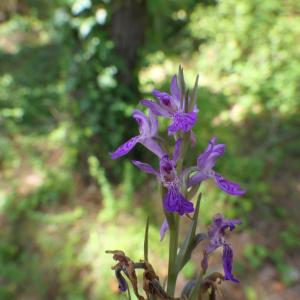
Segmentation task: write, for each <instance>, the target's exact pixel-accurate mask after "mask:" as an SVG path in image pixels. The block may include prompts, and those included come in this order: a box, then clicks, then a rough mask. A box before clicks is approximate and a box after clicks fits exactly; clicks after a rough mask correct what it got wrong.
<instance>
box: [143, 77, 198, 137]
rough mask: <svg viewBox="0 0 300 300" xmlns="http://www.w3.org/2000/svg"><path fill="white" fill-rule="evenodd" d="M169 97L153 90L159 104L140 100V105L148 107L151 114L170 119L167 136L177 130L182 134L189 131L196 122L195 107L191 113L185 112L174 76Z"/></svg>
mask: <svg viewBox="0 0 300 300" xmlns="http://www.w3.org/2000/svg"><path fill="white" fill-rule="evenodd" d="M170 91H171V95H169V94H168V93H165V92H161V91H158V90H154V91H153V92H152V94H153V96H154V97H156V98H157V99H158V100H159V103H157V102H153V101H151V100H147V99H145V100H142V101H141V104H143V105H145V106H147V107H149V109H150V110H151V111H152V112H153V114H155V115H157V116H163V117H166V118H170V119H172V121H173V122H172V124H171V125H170V126H169V127H168V132H169V135H171V134H174V133H176V132H177V131H179V130H182V131H183V132H188V131H191V129H192V128H193V126H194V125H195V123H196V121H197V112H198V109H197V107H196V106H195V107H194V108H193V111H191V112H186V111H185V108H184V101H180V98H181V91H180V89H179V87H178V83H177V76H176V75H174V76H173V78H172V81H171V86H170Z"/></svg>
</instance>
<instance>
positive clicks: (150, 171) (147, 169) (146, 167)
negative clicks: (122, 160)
mask: <svg viewBox="0 0 300 300" xmlns="http://www.w3.org/2000/svg"><path fill="white" fill-rule="evenodd" d="M131 162H132V163H133V164H134V165H135V166H136V167H138V168H139V169H140V170H142V171H143V172H145V173H148V174H153V175H156V176H159V174H158V172H157V171H156V170H155V169H154V168H153V167H152V166H150V165H149V164H147V163H143V162H141V161H138V160H132V161H131Z"/></svg>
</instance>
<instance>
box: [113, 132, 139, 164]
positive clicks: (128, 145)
mask: <svg viewBox="0 0 300 300" xmlns="http://www.w3.org/2000/svg"><path fill="white" fill-rule="evenodd" d="M140 140H141V137H140V136H139V135H138V136H134V137H132V138H131V139H130V140H128V141H127V142H125V143H124V144H123V145H121V146H119V147H118V148H117V149H116V150H115V151H114V152H113V153H110V156H111V158H112V159H116V158H118V157H121V156H123V155H125V154H127V153H128V152H129V151H130V150H132V149H133V147H134V146H135V145H136V144H137V143H138V142H139V141H140Z"/></svg>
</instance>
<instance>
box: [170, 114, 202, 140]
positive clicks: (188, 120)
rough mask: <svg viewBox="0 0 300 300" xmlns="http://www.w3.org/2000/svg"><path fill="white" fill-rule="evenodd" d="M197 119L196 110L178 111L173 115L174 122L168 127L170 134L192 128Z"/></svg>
mask: <svg viewBox="0 0 300 300" xmlns="http://www.w3.org/2000/svg"><path fill="white" fill-rule="evenodd" d="M196 121H197V114H196V113H194V112H190V113H181V112H178V113H176V114H175V115H174V117H173V123H172V124H171V125H170V126H169V127H168V131H169V135H171V134H174V133H176V132H177V131H180V130H182V131H183V132H188V131H190V130H192V128H193V126H194V125H195V123H196Z"/></svg>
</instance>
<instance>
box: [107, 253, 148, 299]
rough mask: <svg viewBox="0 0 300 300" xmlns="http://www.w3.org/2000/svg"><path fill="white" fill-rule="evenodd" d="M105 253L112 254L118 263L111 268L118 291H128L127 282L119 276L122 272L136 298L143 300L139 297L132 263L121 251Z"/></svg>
mask: <svg viewBox="0 0 300 300" xmlns="http://www.w3.org/2000/svg"><path fill="white" fill-rule="evenodd" d="M106 253H110V254H113V259H114V260H116V261H118V263H117V264H116V265H115V266H112V267H111V268H112V270H115V273H116V277H117V280H118V283H119V290H120V291H121V292H125V291H126V290H127V289H128V285H127V282H126V280H125V278H124V277H123V276H122V274H121V272H123V273H124V274H125V275H126V276H127V278H128V279H129V280H130V282H131V285H132V288H133V291H134V294H135V295H136V296H137V298H138V299H139V300H145V298H144V297H143V296H142V295H140V294H139V291H138V285H137V277H136V273H135V266H134V262H133V261H132V260H131V259H130V258H129V257H128V256H126V255H125V253H124V252H123V251H121V250H108V251H106Z"/></svg>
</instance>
